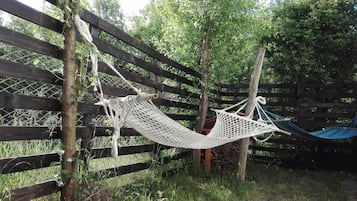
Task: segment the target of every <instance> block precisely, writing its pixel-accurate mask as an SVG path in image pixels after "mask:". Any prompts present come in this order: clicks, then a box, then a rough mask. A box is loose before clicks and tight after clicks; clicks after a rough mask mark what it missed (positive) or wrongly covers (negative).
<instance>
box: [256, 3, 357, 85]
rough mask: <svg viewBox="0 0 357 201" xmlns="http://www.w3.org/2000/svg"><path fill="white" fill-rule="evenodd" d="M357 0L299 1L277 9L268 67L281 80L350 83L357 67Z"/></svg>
mask: <svg viewBox="0 0 357 201" xmlns="http://www.w3.org/2000/svg"><path fill="white" fill-rule="evenodd" d="M356 8H357V1H355V0H347V1H324V0H318V1H316V0H299V1H287V2H284V3H281V4H279V6H278V7H277V8H275V9H274V10H273V17H272V25H271V29H270V30H267V35H266V36H265V38H264V39H263V43H265V44H266V45H267V46H268V57H269V62H270V64H269V67H270V68H271V70H272V73H273V74H274V75H275V77H276V79H277V80H279V81H281V82H295V83H296V82H301V81H308V82H322V83H331V82H351V81H352V80H354V76H355V75H356V72H357V65H356V64H357V59H356V56H355V55H356V54H357V33H356V28H357V9H356Z"/></svg>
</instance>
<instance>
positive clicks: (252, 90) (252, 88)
mask: <svg viewBox="0 0 357 201" xmlns="http://www.w3.org/2000/svg"><path fill="white" fill-rule="evenodd" d="M264 54H265V49H262V48H260V49H259V52H258V56H257V59H256V61H255V65H254V69H253V73H252V76H251V78H250V84H249V94H248V103H247V107H246V109H245V114H246V115H248V114H249V112H250V111H252V110H253V109H254V107H255V99H256V97H257V93H258V85H259V78H260V72H261V71H262V66H263V59H264ZM249 118H252V116H249ZM248 146H249V138H244V139H241V140H240V141H239V147H240V152H239V161H238V172H237V178H238V180H240V181H244V180H245V172H246V167H247V155H248Z"/></svg>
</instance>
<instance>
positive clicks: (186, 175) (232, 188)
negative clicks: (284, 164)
mask: <svg viewBox="0 0 357 201" xmlns="http://www.w3.org/2000/svg"><path fill="white" fill-rule="evenodd" d="M104 141H105V140H103V142H98V143H97V144H98V145H97V146H103V145H105V142H104ZM58 150H59V143H58V142H57V141H41V142H40V141H29V142H11V143H7V142H1V143H0V158H7V157H16V156H22V155H31V154H39V153H46V152H56V151H58ZM171 152H172V153H171ZM174 153H175V150H168V151H166V152H165V153H164V154H162V155H163V156H166V155H172V154H174ZM151 158H152V155H150V154H133V155H128V156H120V157H119V158H118V159H113V158H103V159H94V160H91V162H90V170H91V171H95V170H100V169H106V168H111V167H117V166H120V165H128V164H132V163H137V162H143V161H147V160H150V159H151ZM178 166H180V167H181V171H179V172H178V173H177V174H176V175H174V176H172V177H169V178H165V179H163V178H161V176H158V175H161V174H162V172H164V171H166V170H168V169H172V168H175V167H178ZM58 173H59V166H54V167H48V168H41V169H37V170H30V171H24V172H19V173H12V174H5V175H0V194H1V193H6V192H7V190H9V189H13V188H16V187H19V186H26V185H31V184H34V183H37V182H41V181H44V180H47V179H54V178H55V175H56V174H58ZM84 176H85V177H86V178H85V180H86V182H87V183H88V184H84V185H83V186H82V188H81V189H79V193H80V194H82V195H84V196H85V195H91V193H92V192H93V191H94V192H96V190H98V189H99V190H101V189H103V190H105V192H106V193H107V194H108V195H109V196H111V197H113V200H128V201H130V200H143V201H144V200H145V201H146V200H175V201H176V200H177V201H180V200H182V201H184V200H185V201H186V200H193V201H201V200H202V201H203V200H204V201H220V200H222V201H223V200H224V201H230V200H232V201H233V200H234V201H235V200H240V201H268V200H271V201H326V200H330V201H335V200H336V201H343V200H347V195H345V193H344V192H343V191H342V189H341V186H340V182H341V181H342V180H344V179H346V178H347V177H348V175H347V174H345V173H341V172H328V171H306V170H289V169H279V168H277V167H272V166H262V165H255V164H252V163H250V164H248V167H247V177H246V178H247V179H246V181H245V182H238V181H237V180H236V179H235V174H234V172H224V174H222V173H221V172H216V173H213V174H212V175H210V176H207V175H205V174H203V173H202V172H201V171H200V170H197V169H195V168H192V165H188V164H187V163H185V162H182V161H174V162H172V163H169V164H167V165H165V167H160V166H156V165H154V166H153V167H152V168H151V169H150V170H145V171H140V172H135V173H131V174H128V175H123V176H120V177H115V178H110V179H106V180H104V181H97V180H95V179H93V178H91V174H87V175H84ZM86 188H87V189H86ZM0 200H1V195H0ZM37 200H58V193H57V194H54V195H51V196H47V197H43V198H40V199H37Z"/></svg>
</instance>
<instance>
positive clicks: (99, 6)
mask: <svg viewBox="0 0 357 201" xmlns="http://www.w3.org/2000/svg"><path fill="white" fill-rule="evenodd" d="M92 10H93V11H94V13H95V14H97V15H98V16H100V17H101V18H103V19H104V20H107V21H108V22H110V23H111V24H113V25H115V26H117V27H118V28H120V29H123V28H124V27H125V24H124V15H123V12H122V10H121V7H120V4H119V2H118V1H117V0H94V1H93V8H92Z"/></svg>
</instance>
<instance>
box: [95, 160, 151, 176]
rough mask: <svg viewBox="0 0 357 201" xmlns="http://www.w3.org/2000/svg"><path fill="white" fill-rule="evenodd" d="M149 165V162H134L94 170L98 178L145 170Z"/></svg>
mask: <svg viewBox="0 0 357 201" xmlns="http://www.w3.org/2000/svg"><path fill="white" fill-rule="evenodd" d="M150 166H151V163H150V162H146V163H145V162H144V163H135V164H130V165H125V166H120V167H115V168H110V169H105V170H99V171H96V172H95V175H97V177H98V178H100V179H103V177H105V178H110V177H116V176H120V175H125V174H129V173H132V172H138V171H141V170H145V169H148V168H150Z"/></svg>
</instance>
